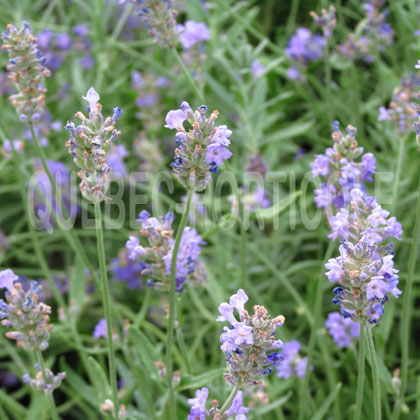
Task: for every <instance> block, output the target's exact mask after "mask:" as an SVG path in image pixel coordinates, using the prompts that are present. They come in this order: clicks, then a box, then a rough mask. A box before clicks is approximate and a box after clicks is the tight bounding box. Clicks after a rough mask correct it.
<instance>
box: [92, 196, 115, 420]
mask: <svg viewBox="0 0 420 420" xmlns="http://www.w3.org/2000/svg"><path fill="white" fill-rule="evenodd" d="M95 222H96V238H97V244H98V259H99V268H100V271H101V286H102V287H101V289H102V300H103V305H104V312H105V319H106V339H107V343H108V368H109V381H110V384H111V390H112V400H113V403H114V407H115V413H114V414H115V418H116V419H117V418H118V410H119V406H118V393H117V370H116V366H115V353H114V342H113V340H112V315H111V299H110V294H109V285H108V274H107V267H106V259H105V248H104V235H103V230H102V215H101V205H100V204H99V203H95Z"/></svg>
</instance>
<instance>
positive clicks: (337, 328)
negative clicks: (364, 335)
mask: <svg viewBox="0 0 420 420" xmlns="http://www.w3.org/2000/svg"><path fill="white" fill-rule="evenodd" d="M325 326H326V327H327V328H328V332H329V334H330V335H331V337H332V338H333V340H334V341H335V342H336V344H337V346H338V347H340V348H343V347H350V346H351V345H352V344H353V343H354V342H355V341H356V340H357V339H358V338H359V335H360V324H358V323H356V322H353V321H352V320H351V319H350V318H344V317H343V315H342V314H340V313H339V312H331V313H329V314H328V319H327V320H326V322H325Z"/></svg>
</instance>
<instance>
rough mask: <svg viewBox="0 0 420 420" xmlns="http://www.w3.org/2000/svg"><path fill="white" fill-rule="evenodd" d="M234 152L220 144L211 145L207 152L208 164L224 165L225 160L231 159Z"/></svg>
mask: <svg viewBox="0 0 420 420" xmlns="http://www.w3.org/2000/svg"><path fill="white" fill-rule="evenodd" d="M231 157H232V152H231V151H230V150H229V149H228V148H227V147H225V146H222V145H221V144H218V143H212V144H209V145H208V147H207V152H206V162H207V163H213V162H214V163H215V164H216V165H223V161H224V160H225V159H230V158H231Z"/></svg>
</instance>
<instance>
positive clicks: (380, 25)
mask: <svg viewBox="0 0 420 420" xmlns="http://www.w3.org/2000/svg"><path fill="white" fill-rule="evenodd" d="M384 4H385V0H366V1H364V2H363V8H364V10H365V13H366V23H365V24H364V26H363V29H362V31H361V35H360V36H357V35H356V34H350V35H349V36H348V38H347V40H346V41H345V42H343V43H342V44H340V45H339V46H338V47H337V48H338V52H339V54H340V55H342V56H343V57H345V58H347V59H348V60H358V59H363V60H364V61H366V62H367V63H370V62H372V60H373V56H372V51H374V50H378V51H384V50H385V48H386V47H388V46H390V45H392V43H393V41H394V34H393V30H392V28H391V26H390V25H389V24H388V23H386V16H387V11H386V10H384V11H382V12H381V10H380V8H381V7H382V6H383V5H384Z"/></svg>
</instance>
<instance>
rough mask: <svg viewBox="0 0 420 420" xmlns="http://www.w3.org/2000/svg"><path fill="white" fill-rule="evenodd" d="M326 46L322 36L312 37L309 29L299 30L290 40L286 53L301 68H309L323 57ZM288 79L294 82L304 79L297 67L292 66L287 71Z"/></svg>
mask: <svg viewBox="0 0 420 420" xmlns="http://www.w3.org/2000/svg"><path fill="white" fill-rule="evenodd" d="M325 45H326V42H325V39H324V38H323V37H322V36H321V35H312V33H311V31H310V30H309V29H307V28H298V29H297V31H296V33H295V34H294V35H293V36H292V37H291V38H290V40H289V42H288V44H287V47H286V50H285V52H286V55H287V56H288V57H289V58H290V59H291V60H293V61H294V62H296V63H297V64H299V65H300V66H307V65H308V64H309V63H310V62H311V61H316V60H318V59H319V58H320V57H322V55H323V54H324V48H325ZM287 77H288V78H289V79H292V80H301V79H302V75H301V74H300V71H299V68H298V67H297V66H292V67H290V68H289V69H288V70H287Z"/></svg>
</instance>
